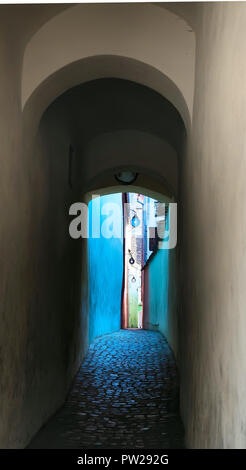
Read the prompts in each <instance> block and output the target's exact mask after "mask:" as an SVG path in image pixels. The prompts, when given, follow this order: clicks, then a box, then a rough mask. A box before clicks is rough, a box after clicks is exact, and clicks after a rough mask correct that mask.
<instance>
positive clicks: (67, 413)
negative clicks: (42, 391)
mask: <svg viewBox="0 0 246 470" xmlns="http://www.w3.org/2000/svg"><path fill="white" fill-rule="evenodd" d="M182 447H183V428H182V424H181V421H180V418H179V413H178V384H177V375H176V367H175V362H174V359H173V356H172V353H171V351H170V348H169V346H168V344H167V342H166V341H165V339H164V338H163V336H162V335H161V334H160V333H156V332H151V331H145V330H120V331H119V332H117V333H113V334H109V335H104V336H102V337H100V338H98V339H96V340H95V341H94V342H93V343H92V344H91V346H90V348H89V351H88V354H87V356H86V358H85V360H84V361H83V363H82V366H81V368H80V370H79V373H78V374H77V376H76V379H75V382H74V385H73V388H72V390H71V393H70V394H69V396H68V399H67V401H66V403H65V405H64V407H63V408H61V409H60V411H59V412H58V413H56V415H55V416H54V417H53V418H51V419H50V421H49V422H48V423H47V424H46V425H45V426H44V427H43V428H42V429H41V431H40V432H39V433H38V434H37V435H36V437H35V438H34V439H33V441H32V442H31V444H30V445H29V448H34V449H35V448H36V449H37V448H70V449H75V448H77V449H83V448H87V449H94V448H95V449H97V448H103V449H110V448H116V449H117V448H118V449H123V448H135V449H138V448H139V449H140V448H146V449H155V448H159V449H165V448H168V449H171V448H182Z"/></svg>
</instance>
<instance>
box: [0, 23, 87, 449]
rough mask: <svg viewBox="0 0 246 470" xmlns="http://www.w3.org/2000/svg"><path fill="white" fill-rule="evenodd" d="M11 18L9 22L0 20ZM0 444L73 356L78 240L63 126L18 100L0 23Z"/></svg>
mask: <svg viewBox="0 0 246 470" xmlns="http://www.w3.org/2000/svg"><path fill="white" fill-rule="evenodd" d="M5 24H6V25H8V22H6V23H5ZM1 35H3V38H2V39H1V41H0V42H1V46H0V63H1V68H2V69H3V70H4V73H3V74H1V78H0V81H1V86H0V102H1V111H2V110H3V109H5V112H4V114H3V112H1V113H0V120H1V122H0V140H1V155H0V158H1V172H0V188H1V198H0V214H1V224H0V260H1V262H0V279H1V283H0V298H1V310H0V322H1V328H0V363H1V374H0V403H1V405H0V447H1V448H18V447H24V446H25V445H26V444H27V443H28V441H29V440H30V438H31V437H32V436H33V434H34V433H35V432H36V431H37V430H38V429H39V427H40V426H41V425H42V424H43V423H44V422H45V421H46V420H47V418H48V417H49V416H50V415H51V414H52V413H53V412H54V411H55V410H56V409H57V407H59V406H60V405H61V404H62V402H63V401H64V399H65V396H66V394H67V391H68V388H69V385H70V383H71V379H72V377H73V375H74V374H75V372H76V371H77V368H78V366H79V364H80V360H81V357H82V355H83V351H84V349H85V347H86V346H85V345H83V344H82V339H81V338H82V337H81V330H82V320H81V318H82V316H81V313H80V310H81V307H80V291H81V282H80V268H81V246H80V245H79V244H76V243H74V241H72V240H71V239H70V238H69V235H68V224H69V218H68V207H69V203H70V200H71V199H72V198H73V197H74V198H75V197H76V195H75V192H74V191H73V190H71V189H70V188H69V185H68V148H69V145H70V142H71V140H70V134H69V132H68V129H67V126H66V123H65V120H64V119H63V116H62V115H60V116H57V115H56V116H54V114H53V115H52V113H48V114H47V115H46V116H45V117H44V118H43V120H42V122H41V124H40V126H39V129H36V132H35V134H32V125H31V122H32V121H33V120H34V117H35V116H33V115H32V114H31V113H30V115H29V118H28V120H27V124H28V123H29V124H28V125H26V126H25V125H24V116H23V115H22V114H21V110H20V95H19V92H20V69H21V66H20V65H21V64H20V57H21V54H20V51H19V50H18V48H17V44H15V42H14V38H13V37H12V38H10V36H9V35H8V31H5V27H4V25H3V26H2V25H1Z"/></svg>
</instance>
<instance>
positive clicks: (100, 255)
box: [88, 193, 123, 343]
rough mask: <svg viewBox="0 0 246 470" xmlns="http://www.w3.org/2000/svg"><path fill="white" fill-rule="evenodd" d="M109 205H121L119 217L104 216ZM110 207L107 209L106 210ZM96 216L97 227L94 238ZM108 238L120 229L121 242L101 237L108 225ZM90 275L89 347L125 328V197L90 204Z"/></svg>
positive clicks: (95, 200)
mask: <svg viewBox="0 0 246 470" xmlns="http://www.w3.org/2000/svg"><path fill="white" fill-rule="evenodd" d="M108 203H113V204H117V206H118V211H117V214H115V217H114V218H112V216H113V213H112V212H109V214H108V215H109V217H110V216H111V220H110V219H109V218H108V217H107V215H105V214H103V212H104V211H105V210H108ZM106 204H107V206H106ZM92 212H93V213H94V216H95V218H94V222H96V223H97V222H99V220H100V226H99V225H98V224H97V227H96V229H95V225H94V234H95V233H96V234H97V235H99V234H100V238H92V236H91V235H92V223H94V222H92V219H93V216H92ZM106 219H107V220H108V221H109V223H108V224H107V228H108V234H109V235H110V233H111V230H113V228H116V224H117V230H118V231H119V232H120V233H119V234H120V238H114V237H112V238H105V237H103V236H102V233H99V229H100V227H101V228H102V227H105V224H106V223H107V221H106ZM88 271H89V272H88V274H89V343H91V341H93V339H94V338H96V337H97V336H101V335H103V334H106V333H111V332H113V331H117V330H119V329H120V327H121V290H122V278H123V220H122V195H121V194H120V193H119V194H110V195H106V196H102V197H100V198H95V199H93V200H92V201H90V203H89V239H88Z"/></svg>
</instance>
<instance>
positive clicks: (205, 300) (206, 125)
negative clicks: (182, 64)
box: [180, 2, 246, 448]
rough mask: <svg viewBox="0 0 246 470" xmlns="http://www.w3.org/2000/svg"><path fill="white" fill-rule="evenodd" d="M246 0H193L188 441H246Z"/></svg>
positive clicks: (185, 350)
mask: <svg viewBox="0 0 246 470" xmlns="http://www.w3.org/2000/svg"><path fill="white" fill-rule="evenodd" d="M245 25H246V4H245V3H234V2H233V3H230V2H229V3H223V2H220V3H212V4H211V3H210V4H204V5H202V4H201V5H200V6H199V24H198V28H197V57H196V60H197V66H196V84H195V101H194V117H193V129H192V134H191V136H190V142H189V144H188V147H187V152H186V156H185V158H184V159H183V195H182V205H183V209H184V210H183V236H184V242H183V245H182V255H183V304H185V308H184V309H183V312H182V316H181V319H182V326H181V330H180V331H181V334H182V352H181V356H180V358H181V367H180V370H181V398H182V400H181V406H182V414H183V417H184V423H185V428H186V443H187V445H188V446H189V447H192V448H194V447H202V448H203V447H205V448H240V447H242V448H245V447H246V380H245V377H246V360H245V358H246V341H245V331H246V315H245V305H246V299H245V282H246V244H245V240H246V202H245V201H246V184H245V183H246V133H245V131H246V88H245V83H246V61H245V57H246V28H245Z"/></svg>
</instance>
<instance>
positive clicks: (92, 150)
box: [83, 130, 178, 194]
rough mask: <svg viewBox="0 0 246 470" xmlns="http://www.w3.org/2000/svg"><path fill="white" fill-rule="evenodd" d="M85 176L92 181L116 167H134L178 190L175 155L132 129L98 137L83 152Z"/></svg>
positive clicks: (163, 144)
mask: <svg viewBox="0 0 246 470" xmlns="http://www.w3.org/2000/svg"><path fill="white" fill-rule="evenodd" d="M83 158H84V177H85V179H86V180H87V181H90V180H92V179H93V178H95V177H96V176H97V175H98V174H100V173H102V172H104V171H106V170H109V169H110V170H111V171H112V173H113V169H114V168H117V167H120V166H122V167H124V166H127V167H129V166H131V165H132V164H134V166H135V167H136V168H137V167H139V168H141V171H144V170H145V172H146V171H148V170H149V171H155V172H156V173H157V174H159V176H160V177H162V178H165V180H166V181H167V182H168V184H169V186H170V187H171V188H172V189H173V194H176V191H177V182H178V162H177V153H176V152H175V150H174V149H173V148H172V147H171V146H170V145H169V144H168V143H167V142H165V140H162V139H160V138H158V137H156V136H154V135H152V134H148V133H146V132H140V131H135V130H125V131H116V132H108V133H104V134H100V135H99V136H97V137H96V138H95V139H93V140H92V141H91V142H90V144H89V145H88V147H87V149H86V150H85V151H84V155H83Z"/></svg>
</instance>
